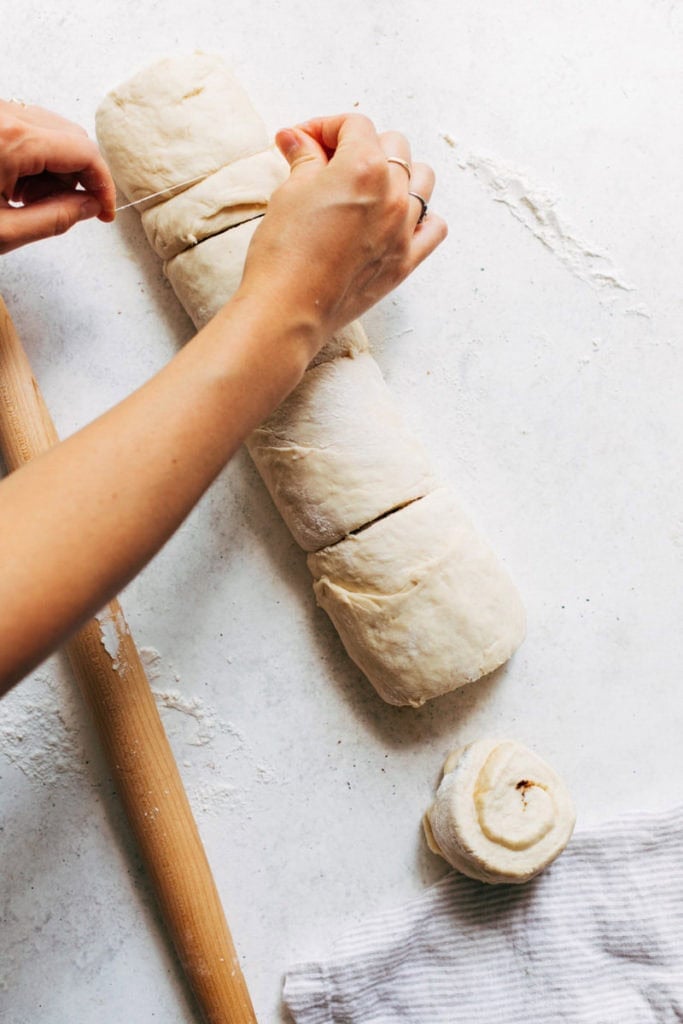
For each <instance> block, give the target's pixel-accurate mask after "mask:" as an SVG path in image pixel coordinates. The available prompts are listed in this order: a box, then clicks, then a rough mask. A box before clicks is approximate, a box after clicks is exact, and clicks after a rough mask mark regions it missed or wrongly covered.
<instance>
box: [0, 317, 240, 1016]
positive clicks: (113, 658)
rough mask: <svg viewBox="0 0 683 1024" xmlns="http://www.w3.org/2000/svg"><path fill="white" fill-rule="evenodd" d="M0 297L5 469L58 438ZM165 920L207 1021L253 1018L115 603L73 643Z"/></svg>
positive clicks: (0, 431)
mask: <svg viewBox="0 0 683 1024" xmlns="http://www.w3.org/2000/svg"><path fill="white" fill-rule="evenodd" d="M58 440H59V439H58V437H57V433H56V430H55V427H54V424H53V422H52V420H51V418H50V414H49V412H48V411H47V408H46V406H45V403H44V401H43V398H42V395H41V393H40V390H39V388H38V385H37V383H36V381H35V379H34V377H33V374H32V372H31V367H30V364H29V362H28V359H27V357H26V354H25V352H24V350H23V348H22V345H21V342H20V341H19V338H18V335H17V333H16V331H15V329H14V326H13V324H12V321H11V319H10V316H9V313H8V311H7V307H6V306H5V303H4V302H3V301H2V299H1V298H0V451H1V452H2V455H3V458H4V461H5V464H6V466H7V469H8V471H12V470H15V469H18V468H19V467H20V466H22V465H23V464H24V463H26V462H28V461H29V460H30V459H32V458H34V457H35V456H36V455H39V454H41V453H42V452H44V451H46V450H47V449H48V448H50V447H51V446H52V445H54V444H56V443H57V441H58ZM66 651H67V653H68V656H69V659H70V661H71V665H72V666H73V669H74V672H75V674H76V677H77V679H78V682H79V685H80V687H81V690H82V692H83V695H84V696H85V699H86V701H87V703H88V705H89V707H90V710H91V712H92V714H93V716H94V719H95V724H96V727H97V731H98V733H99V736H100V740H101V742H102V746H103V747H104V751H105V754H106V757H107V761H108V763H109V769H110V771H111V774H112V776H113V778H114V780H115V782H116V788H117V791H118V793H119V795H120V797H121V800H122V801H123V805H124V807H125V810H126V813H127V815H128V820H129V822H130V825H131V828H132V830H133V833H134V835H135V838H136V840H137V842H138V844H139V847H140V850H141V852H142V856H143V858H144V862H145V865H146V867H147V870H148V871H149V873H150V875H151V878H152V882H153V885H154V890H155V893H156V896H157V899H158V901H159V903H160V905H161V911H162V914H163V917H164V920H165V922H166V926H167V928H168V930H169V932H170V934H171V938H172V939H173V943H174V945H175V949H176V952H177V954H178V957H179V958H180V962H181V964H182V966H183V968H184V970H185V973H186V975H187V978H188V980H189V983H190V986H191V988H192V991H193V992H194V995H195V997H196V1000H197V1003H198V1004H199V1007H200V1009H201V1011H202V1013H203V1014H204V1017H205V1018H206V1020H207V1021H208V1022H209V1024H254V1022H255V1021H256V1017H255V1014H254V1010H253V1007H252V1004H251V999H250V998H249V993H248V991H247V986H246V983H245V980H244V977H243V975H242V972H241V970H240V965H239V961H238V958H237V954H236V952H235V947H234V945H233V942H232V938H231V936H230V932H229V929H228V925H227V922H226V920H225V915H224V913H223V909H222V907H221V903H220V899H219V896H218V892H217V890H216V885H215V882H214V880H213V877H212V874H211V869H210V867H209V863H208V861H207V859H206V853H205V851H204V847H203V845H202V841H201V839H200V837H199V832H198V831H197V825H196V823H195V820H194V818H193V816H192V811H191V809H190V804H189V802H188V799H187V795H186V793H185V790H184V788H183V783H182V780H181V778H180V774H179V772H178V768H177V765H176V763H175V760H174V758H173V754H172V752H171V748H170V746H169V743H168V739H167V737H166V733H165V732H164V727H163V725H162V723H161V719H160V717H159V712H158V710H157V706H156V703H155V700H154V697H153V695H152V691H151V689H150V685H149V682H148V680H147V676H146V675H145V670H144V668H143V666H142V663H141V661H140V655H139V654H138V651H137V648H136V646H135V643H134V641H133V639H132V637H131V635H130V631H129V629H128V626H127V625H126V621H125V619H124V617H123V612H122V611H121V606H120V605H119V603H118V601H112V602H111V604H109V605H107V607H106V608H105V609H104V610H103V611H102V612H101V613H100V614H99V615H97V616H96V617H95V618H94V619H93V620H92V621H91V622H89V623H88V624H87V625H86V626H84V627H83V628H82V629H81V630H80V631H79V632H78V633H76V635H75V636H74V637H73V638H72V639H71V640H69V641H68V643H67V644H66Z"/></svg>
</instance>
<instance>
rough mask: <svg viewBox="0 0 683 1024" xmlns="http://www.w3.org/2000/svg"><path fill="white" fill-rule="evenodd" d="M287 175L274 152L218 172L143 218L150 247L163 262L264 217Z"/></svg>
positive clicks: (279, 158) (160, 205) (287, 168)
mask: <svg viewBox="0 0 683 1024" xmlns="http://www.w3.org/2000/svg"><path fill="white" fill-rule="evenodd" d="M288 174H289V167H288V165H287V161H286V160H285V159H284V157H283V156H281V154H280V153H279V152H278V151H277V150H276V149H267V150H265V152H263V153H255V154H254V155H253V156H249V157H246V158H245V159H244V160H236V161H235V163H232V164H228V166H227V167H222V168H221V169H220V170H219V171H217V172H216V174H212V175H210V176H209V177H208V178H204V180H203V181H200V182H199V183H198V184H197V185H193V186H191V187H190V188H188V189H186V190H185V191H183V192H180V193H179V194H178V195H176V196H173V197H172V198H171V199H168V200H167V201H166V202H163V203H157V205H156V206H152V207H151V208H150V209H149V210H145V211H144V213H143V214H142V226H143V228H144V230H145V234H146V235H147V239H148V241H149V244H150V245H151V246H152V248H153V249H154V251H155V252H156V254H157V255H158V256H161V258H162V259H163V260H169V259H172V257H173V256H177V255H178V253H180V252H182V251H183V249H187V248H189V247H190V246H193V245H196V244H197V243H198V242H201V241H203V240H204V239H205V238H209V237H210V236H211V235H217V234H219V233H220V232H221V231H225V230H227V229H228V228H232V227H234V226H235V225H236V224H241V223H243V222H244V221H248V220H251V219H252V218H253V217H258V216H259V215H261V214H263V213H265V209H266V205H267V203H268V200H269V199H270V197H271V195H272V194H273V192H274V191H275V189H276V188H278V186H279V185H281V184H282V183H283V181H285V180H286V178H287V176H288Z"/></svg>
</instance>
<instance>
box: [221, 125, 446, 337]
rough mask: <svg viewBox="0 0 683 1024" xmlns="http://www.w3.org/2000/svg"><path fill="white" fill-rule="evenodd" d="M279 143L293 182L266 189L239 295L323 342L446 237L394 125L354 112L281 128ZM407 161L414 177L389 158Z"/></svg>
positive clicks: (429, 184) (421, 173)
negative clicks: (264, 303)
mask: <svg viewBox="0 0 683 1024" xmlns="http://www.w3.org/2000/svg"><path fill="white" fill-rule="evenodd" d="M276 142H277V144H278V146H279V148H280V150H281V152H282V153H283V155H284V156H285V157H286V159H287V161H288V162H289V165H290V168H291V173H290V177H289V179H288V180H287V181H286V182H285V183H284V185H282V186H281V187H280V188H279V189H278V190H277V191H276V192H275V193H274V195H273V196H272V199H271V201H270V204H269V207H268V212H267V213H266V216H265V217H264V219H263V221H262V223H261V225H260V226H259V228H258V229H257V231H256V233H255V235H254V238H253V240H252V243H251V246H250V248H249V252H248V254H247V261H246V265H245V271H244V277H243V281H242V287H241V290H242V292H243V293H244V292H246V293H247V294H249V293H252V294H253V293H254V292H255V293H256V294H259V293H260V294H261V295H262V296H263V298H264V299H266V300H268V301H270V302H271V303H272V304H274V305H275V306H276V308H277V309H278V310H279V311H281V312H283V313H284V312H285V311H287V310H289V311H291V313H292V315H293V316H295V317H299V318H300V320H301V323H302V324H308V325H309V326H313V327H314V335H315V339H316V340H315V344H317V346H318V347H319V346H320V345H321V344H323V343H324V342H325V341H326V340H327V338H328V337H329V335H330V334H333V333H334V331H335V330H338V329H339V328H340V327H342V326H343V325H344V324H346V323H348V322H349V321H351V320H353V319H355V318H356V317H358V316H360V315H361V314H362V313H364V312H365V311H366V310H367V309H369V308H370V306H372V305H374V303H376V302H377V301H378V300H379V299H381V298H382V297H383V296H384V295H386V294H387V293H388V292H389V291H391V290H392V289H393V288H395V287H396V285H398V284H399V283H400V282H401V281H402V280H403V279H404V278H405V277H407V276H408V274H410V273H411V272H412V271H413V270H414V269H415V267H416V266H417V265H418V264H419V263H421V262H422V260H423V259H424V258H425V257H426V256H428V255H429V254H430V253H431V252H432V251H433V250H434V249H435V248H436V246H437V245H439V243H440V242H442V241H443V239H444V238H445V237H446V234H447V228H446V224H445V223H444V221H443V220H442V219H441V218H440V217H438V216H436V215H435V214H433V213H431V212H430V213H429V214H428V215H427V217H426V219H424V220H423V221H422V222H421V223H420V224H419V225H418V220H419V218H420V215H421V213H422V204H421V203H420V201H419V200H418V199H415V198H414V197H412V196H410V195H409V194H408V193H409V191H411V192H417V193H418V194H419V195H421V196H423V197H424V199H425V201H429V199H430V198H431V194H432V189H433V187H434V172H433V171H432V169H431V168H430V167H428V166H427V165H426V164H419V163H416V164H411V157H410V146H409V143H408V141H407V139H405V138H404V136H402V135H400V134H399V133H398V132H384V133H383V134H378V133H377V132H376V131H375V128H374V126H373V124H372V122H371V121H369V120H368V119H367V118H366V117H364V116H362V115H360V114H345V115H340V116H337V117H329V118H322V119H320V120H314V121H310V122H307V123H306V124H303V125H300V126H299V127H297V128H291V129H286V130H285V131H281V132H279V133H278V135H277V136H276ZM391 156H393V157H398V158H400V159H401V160H405V161H406V162H407V163H408V164H409V165H411V174H410V177H409V176H408V173H407V172H406V169H405V168H404V167H402V166H400V165H399V164H395V163H389V162H388V161H387V158H388V157H391Z"/></svg>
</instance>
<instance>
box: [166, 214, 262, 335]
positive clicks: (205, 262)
mask: <svg viewBox="0 0 683 1024" xmlns="http://www.w3.org/2000/svg"><path fill="white" fill-rule="evenodd" d="M259 224H260V220H250V221H247V223H246V224H239V225H238V226H237V227H234V228H230V230H229V231H223V232H222V233H221V234H220V235H213V237H211V238H207V239H205V240H204V241H203V242H200V243H199V245H195V246H193V247H192V248H191V249H186V250H185V251H184V252H181V253H179V254H178V255H177V256H174V258H173V259H172V260H169V261H168V262H167V263H165V264H164V273H165V274H166V277H167V278H168V279H169V281H170V282H171V285H172V286H173V291H174V292H175V293H176V295H177V296H178V298H179V299H180V301H181V302H182V304H183V306H184V307H185V309H186V311H187V313H188V315H189V316H190V317H191V318H192V320H193V322H194V325H195V327H197V328H198V329H199V328H200V327H203V326H204V324H208V322H209V320H211V318H212V317H214V316H215V315H216V313H217V312H218V310H219V309H221V308H222V307H223V306H224V305H225V303H226V302H227V301H228V300H229V299H231V298H232V296H233V295H234V294H235V292H236V291H237V289H238V287H239V284H240V281H241V280H242V271H243V270H244V261H245V259H246V255H247V249H248V248H249V243H250V242H251V237H252V235H253V234H254V232H255V231H256V229H257V227H258V226H259Z"/></svg>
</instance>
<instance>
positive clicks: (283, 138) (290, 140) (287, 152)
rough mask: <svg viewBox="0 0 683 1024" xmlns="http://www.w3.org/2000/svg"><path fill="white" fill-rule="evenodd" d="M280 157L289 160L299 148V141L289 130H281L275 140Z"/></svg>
mask: <svg viewBox="0 0 683 1024" xmlns="http://www.w3.org/2000/svg"><path fill="white" fill-rule="evenodd" d="M275 141H276V142H277V145H278V148H279V150H280V152H281V153H282V155H283V156H284V157H286V158H287V159H289V157H290V156H292V155H293V154H294V153H295V152H296V151H297V149H298V148H299V140H298V138H297V136H296V133H295V132H293V131H292V129H291V128H283V130H282V131H281V132H278V133H277V137H276V139H275Z"/></svg>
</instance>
